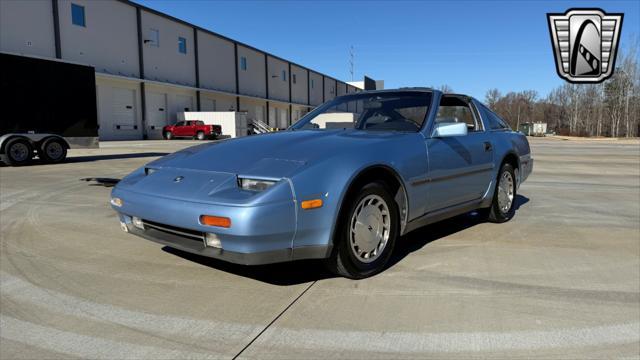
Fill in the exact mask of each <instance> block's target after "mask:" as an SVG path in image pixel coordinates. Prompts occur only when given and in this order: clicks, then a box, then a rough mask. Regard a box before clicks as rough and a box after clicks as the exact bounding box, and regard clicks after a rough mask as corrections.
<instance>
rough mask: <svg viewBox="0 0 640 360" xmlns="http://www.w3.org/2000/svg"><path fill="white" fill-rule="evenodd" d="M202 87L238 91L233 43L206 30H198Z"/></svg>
mask: <svg viewBox="0 0 640 360" xmlns="http://www.w3.org/2000/svg"><path fill="white" fill-rule="evenodd" d="M198 56H199V57H200V61H199V65H200V87H201V88H206V89H215V90H223V91H228V92H232V93H233V92H235V91H236V84H235V81H236V79H235V65H234V62H235V55H234V48H233V43H232V42H230V41H227V40H224V39H221V38H218V37H215V36H213V35H209V34H207V33H205V32H201V31H199V32H198Z"/></svg>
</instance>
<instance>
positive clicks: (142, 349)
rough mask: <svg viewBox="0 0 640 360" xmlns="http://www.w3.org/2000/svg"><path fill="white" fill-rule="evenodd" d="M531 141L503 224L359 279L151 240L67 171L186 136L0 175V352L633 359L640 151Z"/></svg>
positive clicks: (138, 160)
mask: <svg viewBox="0 0 640 360" xmlns="http://www.w3.org/2000/svg"><path fill="white" fill-rule="evenodd" d="M531 142H532V149H533V156H534V158H535V167H534V173H533V175H531V177H530V178H529V180H528V181H527V182H526V183H525V184H523V186H522V187H521V189H520V194H519V197H518V202H517V204H518V207H519V208H518V210H517V212H516V216H515V218H514V219H513V220H512V221H510V222H508V223H505V224H499V225H498V224H489V223H479V221H478V220H477V219H476V218H475V217H474V216H472V215H467V216H461V217H457V218H455V219H452V220H447V221H444V222H441V223H437V224H434V225H431V226H429V227H426V228H423V229H420V230H417V231H415V232H413V233H411V234H409V235H407V236H405V237H404V238H402V239H401V241H400V243H399V244H398V245H397V249H396V250H397V251H396V253H395V255H394V257H393V261H392V264H391V266H390V267H389V269H387V270H386V271H385V272H383V273H381V274H380V275H377V276H375V277H373V278H370V279H366V280H362V281H352V280H347V279H342V278H335V277H332V276H331V275H330V274H328V273H326V272H325V271H324V270H323V268H322V266H321V264H320V263H319V262H317V261H302V262H295V263H289V264H277V265H271V266H260V267H242V266H236V265H231V264H226V263H223V262H220V261H216V260H212V259H208V258H202V257H198V256H194V255H190V254H186V253H183V252H179V251H176V250H171V249H168V248H162V247H161V246H159V245H157V244H154V243H151V242H148V241H145V240H143V239H139V238H136V237H133V236H130V235H127V234H125V233H123V232H122V231H121V230H120V228H119V226H118V221H117V218H116V216H115V213H114V212H113V211H112V210H111V209H110V207H109V204H108V199H109V192H110V189H109V188H106V187H102V186H94V185H91V184H90V183H86V182H81V181H79V179H80V178H84V177H106V178H120V177H122V176H124V175H126V174H127V173H128V172H130V171H131V170H133V169H135V168H136V167H138V166H141V165H143V164H145V163H146V162H149V161H151V160H152V159H155V158H157V157H158V156H161V155H163V154H166V153H169V152H173V151H175V150H177V149H179V148H182V147H185V146H188V145H192V144H196V143H197V142H193V141H171V142H167V141H146V142H143V141H137V142H105V143H102V144H101V149H91V150H73V151H71V153H70V155H71V158H70V161H69V162H68V163H65V164H59V165H33V166H29V167H23V168H9V167H2V168H0V230H1V233H0V234H1V248H0V250H1V253H0V345H1V346H0V358H2V359H5V358H6V359H9V358H76V357H77V358H171V359H173V358H186V357H189V358H233V357H235V356H238V355H239V357H240V358H296V359H297V358H303V357H305V358H425V357H432V358H443V357H452V358H476V357H477V358H518V357H523V358H525V357H526V358H530V357H540V358H611V357H622V358H638V357H639V354H640V145H639V144H638V142H633V141H632V142H614V141H598V142H582V141H560V140H551V139H531Z"/></svg>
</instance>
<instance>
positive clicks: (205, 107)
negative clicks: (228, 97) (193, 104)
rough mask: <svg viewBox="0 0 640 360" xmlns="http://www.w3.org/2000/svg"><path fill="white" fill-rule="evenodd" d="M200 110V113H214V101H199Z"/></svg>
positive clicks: (205, 99)
mask: <svg viewBox="0 0 640 360" xmlns="http://www.w3.org/2000/svg"><path fill="white" fill-rule="evenodd" d="M200 109H201V110H202V111H216V101H215V100H213V99H207V98H204V99H201V101H200Z"/></svg>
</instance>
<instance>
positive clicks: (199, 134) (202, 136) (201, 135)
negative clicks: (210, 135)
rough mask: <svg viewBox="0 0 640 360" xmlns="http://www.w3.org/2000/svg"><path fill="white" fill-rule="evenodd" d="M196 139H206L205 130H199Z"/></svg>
mask: <svg viewBox="0 0 640 360" xmlns="http://www.w3.org/2000/svg"><path fill="white" fill-rule="evenodd" d="M196 139H198V140H205V139H206V136H204V132H202V131H198V132H197V133H196Z"/></svg>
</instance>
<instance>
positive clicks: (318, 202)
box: [301, 199, 322, 210]
mask: <svg viewBox="0 0 640 360" xmlns="http://www.w3.org/2000/svg"><path fill="white" fill-rule="evenodd" d="M301 206H302V208H303V209H305V210H309V209H315V208H319V207H322V199H313V200H305V201H303V202H302V203H301Z"/></svg>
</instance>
